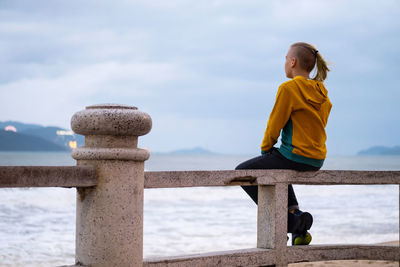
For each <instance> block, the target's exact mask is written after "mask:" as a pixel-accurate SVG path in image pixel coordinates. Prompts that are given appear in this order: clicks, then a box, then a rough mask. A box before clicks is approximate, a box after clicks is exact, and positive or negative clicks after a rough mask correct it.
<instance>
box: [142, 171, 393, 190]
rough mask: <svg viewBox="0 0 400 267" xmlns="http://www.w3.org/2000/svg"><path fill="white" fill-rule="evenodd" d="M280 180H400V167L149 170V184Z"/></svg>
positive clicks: (330, 182) (312, 182) (311, 182)
mask: <svg viewBox="0 0 400 267" xmlns="http://www.w3.org/2000/svg"><path fill="white" fill-rule="evenodd" d="M277 183H291V184H309V185H339V184H340V185H345V184H347V185H363V184H400V171H337V170H332V171H331V170H329V171H317V172H298V171H293V170H228V171H156V172H145V188H173V187H196V186H227V185H274V184H277Z"/></svg>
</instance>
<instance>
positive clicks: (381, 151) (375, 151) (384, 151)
mask: <svg viewBox="0 0 400 267" xmlns="http://www.w3.org/2000/svg"><path fill="white" fill-rule="evenodd" d="M357 155H400V146H394V147H385V146H373V147H370V148H368V149H365V150H361V151H360V152H358V153H357Z"/></svg>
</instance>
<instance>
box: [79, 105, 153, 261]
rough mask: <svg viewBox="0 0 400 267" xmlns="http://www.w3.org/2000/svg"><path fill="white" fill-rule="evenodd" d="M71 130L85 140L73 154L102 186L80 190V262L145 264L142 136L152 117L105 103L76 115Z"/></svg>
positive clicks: (127, 107)
mask: <svg viewBox="0 0 400 267" xmlns="http://www.w3.org/2000/svg"><path fill="white" fill-rule="evenodd" d="M71 128H72V130H73V131H74V132H75V133H78V134H82V135H84V136H85V146H83V147H80V148H77V149H75V150H73V152H72V157H73V158H74V159H76V160H77V165H80V166H82V165H86V166H94V167H95V168H96V169H97V172H98V185H97V186H96V187H93V188H78V189H77V191H78V193H77V207H76V254H75V255H76V256H75V257H76V263H79V264H82V265H87V266H121V267H123V266H142V263H143V190H144V161H145V160H147V159H148V158H149V152H148V151H147V150H144V149H139V148H137V143H138V136H140V135H145V134H147V133H148V132H149V131H150V129H151V118H150V116H149V115H148V114H146V113H144V112H141V111H138V110H137V108H136V107H130V106H123V105H115V104H104V105H95V106H89V107H86V109H85V110H82V111H79V112H77V113H75V114H74V116H73V117H72V119H71Z"/></svg>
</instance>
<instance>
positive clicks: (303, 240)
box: [292, 232, 312, 246]
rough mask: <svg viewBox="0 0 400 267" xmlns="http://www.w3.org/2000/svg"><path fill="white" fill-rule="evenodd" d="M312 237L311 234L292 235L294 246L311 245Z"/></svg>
mask: <svg viewBox="0 0 400 267" xmlns="http://www.w3.org/2000/svg"><path fill="white" fill-rule="evenodd" d="M311 240H312V236H311V234H310V233H309V232H306V233H305V234H292V246H302V245H308V244H310V243H311Z"/></svg>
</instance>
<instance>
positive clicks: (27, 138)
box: [0, 130, 67, 151]
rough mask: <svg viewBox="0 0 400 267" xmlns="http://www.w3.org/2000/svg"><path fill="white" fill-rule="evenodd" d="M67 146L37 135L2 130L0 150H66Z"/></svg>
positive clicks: (0, 131) (0, 132)
mask: <svg viewBox="0 0 400 267" xmlns="http://www.w3.org/2000/svg"><path fill="white" fill-rule="evenodd" d="M66 150H67V148H66V147H63V146H59V145H57V144H54V143H52V142H49V141H46V140H44V139H42V138H40V137H37V136H31V135H26V134H20V133H15V132H12V131H4V130H0V151H66Z"/></svg>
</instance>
